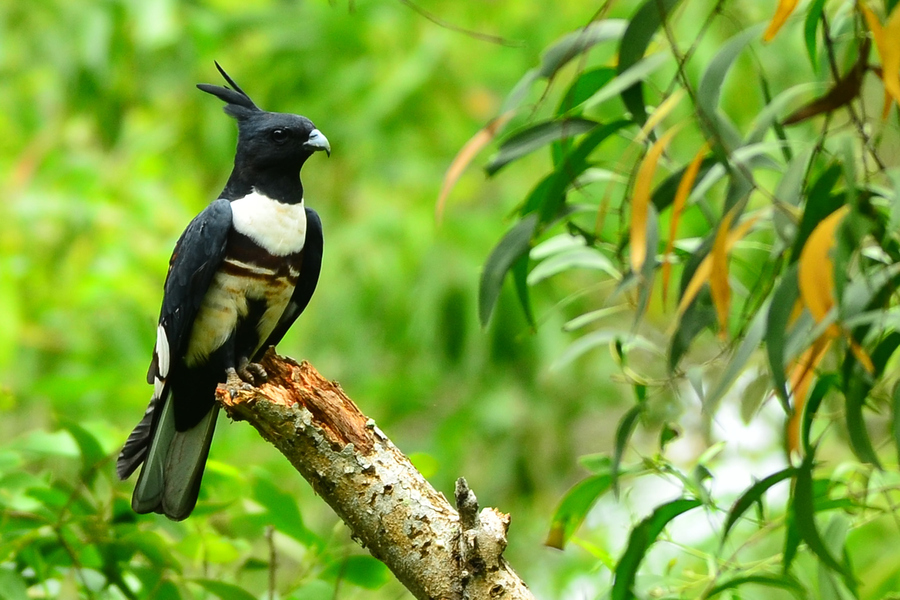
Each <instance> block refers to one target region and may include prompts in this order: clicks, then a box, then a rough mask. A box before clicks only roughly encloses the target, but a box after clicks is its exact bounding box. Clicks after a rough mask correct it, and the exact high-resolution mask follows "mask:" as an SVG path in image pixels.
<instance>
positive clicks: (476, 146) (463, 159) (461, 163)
mask: <svg viewBox="0 0 900 600" xmlns="http://www.w3.org/2000/svg"><path fill="white" fill-rule="evenodd" d="M512 116H513V113H512V112H505V113H503V114H502V115H500V116H499V117H497V118H496V119H493V120H491V122H490V123H488V124H487V125H485V126H484V127H483V128H482V129H481V130H479V131H478V133H476V134H475V135H473V136H472V138H471V139H470V140H469V141H468V142H466V143H465V145H464V146H463V147H462V148H461V149H460V151H459V152H458V153H457V154H456V156H455V157H454V158H453V162H451V163H450V167H449V168H448V169H447V173H446V174H445V175H444V182H443V183H442V184H441V193H440V194H439V195H438V201H437V206H436V207H435V214H436V215H437V217H436V218H437V220H438V222H440V220H441V219H442V218H443V215H444V207H445V206H446V204H447V197H448V196H449V195H450V192H451V191H452V190H453V186H455V185H456V182H457V181H459V178H460V176H461V175H462V174H463V171H465V170H466V167H468V166H469V163H471V162H472V160H473V159H474V158H475V156H477V155H478V153H479V152H481V150H482V149H483V148H484V147H485V146H487V145H488V144H489V143H491V140H492V139H494V136H496V135H497V132H498V131H500V130H501V129H502V128H503V126H504V125H505V124H506V123H507V122H508V121H509V120H510V119H511V118H512Z"/></svg>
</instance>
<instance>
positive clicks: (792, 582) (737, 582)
mask: <svg viewBox="0 0 900 600" xmlns="http://www.w3.org/2000/svg"><path fill="white" fill-rule="evenodd" d="M747 584H751V585H754V584H755V585H762V586H766V587H771V588H778V589H782V590H785V591H787V592H789V593H790V594H792V595H793V596H794V597H795V598H797V599H798V600H807V598H808V596H807V593H806V589H805V588H804V587H803V585H802V584H801V583H800V582H798V581H797V580H796V579H794V578H793V577H791V576H790V575H743V576H740V577H735V578H734V579H729V580H728V581H725V582H722V583H720V584H718V585H716V586H715V587H713V588H712V589H711V590H709V593H707V594H706V595H705V596H703V597H704V598H715V597H716V596H718V595H719V594H721V593H722V592H725V591H728V590H734V589H737V588H739V587H741V586H742V585H747Z"/></svg>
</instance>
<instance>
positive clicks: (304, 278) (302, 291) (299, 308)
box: [254, 208, 323, 361]
mask: <svg viewBox="0 0 900 600" xmlns="http://www.w3.org/2000/svg"><path fill="white" fill-rule="evenodd" d="M322 243H323V240H322V220H321V219H319V213H317V212H316V211H314V210H313V209H311V208H307V209H306V241H305V242H304V244H303V264H302V265H301V266H300V277H299V279H298V280H297V287H296V288H294V295H293V296H291V299H290V301H289V302H288V305H287V307H286V308H285V309H284V312H283V313H282V315H281V318H280V319H279V320H278V324H277V325H275V329H273V330H272V333H271V334H270V335H269V337H268V338H267V339H266V341H265V343H264V344H263V345H262V346H261V347H260V349H259V351H258V352H257V354H256V357H255V358H254V360H255V361H258V360H260V359H261V358H262V355H263V354H265V352H266V350H267V349H268V348H269V346H274V345H276V344H278V342H280V341H281V338H283V337H284V334H285V333H287V331H288V329H290V327H291V325H292V324H293V323H294V321H295V320H296V319H297V317H298V316H300V313H302V312H303V310H304V309H305V308H306V305H307V304H309V300H310V299H311V298H312V295H313V292H315V291H316V284H317V283H318V282H319V272H320V271H321V270H322Z"/></svg>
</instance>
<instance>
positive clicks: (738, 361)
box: [703, 301, 769, 414]
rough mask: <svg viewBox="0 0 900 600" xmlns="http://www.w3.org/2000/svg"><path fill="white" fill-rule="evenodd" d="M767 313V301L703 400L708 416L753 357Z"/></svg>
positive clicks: (763, 331) (713, 412) (763, 330)
mask: <svg viewBox="0 0 900 600" xmlns="http://www.w3.org/2000/svg"><path fill="white" fill-rule="evenodd" d="M768 312H769V301H766V302H764V303H763V305H762V306H761V307H760V308H759V310H757V312H756V316H755V317H753V321H752V322H751V323H750V327H749V328H748V329H747V333H746V335H745V336H744V339H743V341H741V345H740V346H739V347H738V349H737V351H736V352H735V353H734V354H733V355H732V356H731V358H730V360H729V361H728V364H727V365H726V366H725V370H724V371H723V372H722V376H721V377H719V380H718V381H717V382H716V383H715V385H713V386H712V388H711V389H710V391H709V393H707V394H706V397H705V398H703V410H705V411H706V412H707V413H708V414H715V412H716V409H717V408H718V404H719V400H720V399H721V398H722V396H724V395H725V392H727V391H728V390H729V389H731V386H732V385H733V384H734V382H735V380H736V379H737V378H738V376H739V375H740V374H741V373H743V372H744V365H746V364H747V361H748V360H750V357H751V356H753V353H754V352H755V351H756V349H757V348H758V347H759V344H760V342H762V339H763V337H764V336H765V334H766V318H767V316H768Z"/></svg>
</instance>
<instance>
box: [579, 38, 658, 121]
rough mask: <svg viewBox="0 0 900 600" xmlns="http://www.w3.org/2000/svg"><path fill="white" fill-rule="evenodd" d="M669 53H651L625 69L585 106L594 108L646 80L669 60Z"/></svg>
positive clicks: (587, 101)
mask: <svg viewBox="0 0 900 600" xmlns="http://www.w3.org/2000/svg"><path fill="white" fill-rule="evenodd" d="M669 58H670V57H669V55H668V54H666V53H665V52H660V53H658V54H651V55H650V56H647V57H646V58H642V59H641V60H640V61H639V62H637V63H635V64H634V65H632V66H631V67H629V68H628V69H626V70H625V71H623V72H621V73H619V75H618V76H617V77H616V78H615V79H613V80H612V81H610V82H609V83H607V84H606V85H605V86H603V87H602V88H600V89H599V90H598V91H597V92H596V93H595V94H594V95H592V96H591V97H590V98H588V99H587V100H585V102H584V108H585V109H589V108H594V107H595V106H597V105H599V104H602V103H603V102H606V101H607V100H609V99H610V98H614V97H616V96H618V95H619V94H621V93H622V92H623V91H625V90H627V89H628V88H630V87H631V86H633V85H635V84H637V83H640V82H642V81H645V80H646V79H647V78H648V77H649V76H650V74H651V73H653V72H654V71H656V70H658V69H659V68H660V67H662V66H663V65H665V64H666V63H668V62H669Z"/></svg>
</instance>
